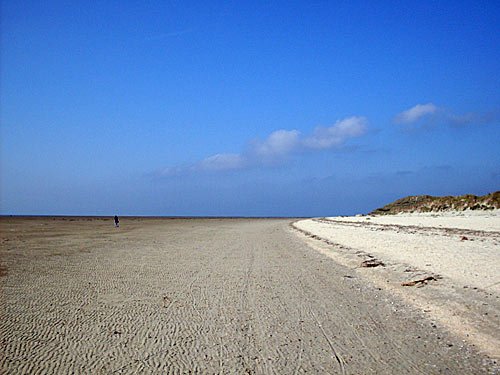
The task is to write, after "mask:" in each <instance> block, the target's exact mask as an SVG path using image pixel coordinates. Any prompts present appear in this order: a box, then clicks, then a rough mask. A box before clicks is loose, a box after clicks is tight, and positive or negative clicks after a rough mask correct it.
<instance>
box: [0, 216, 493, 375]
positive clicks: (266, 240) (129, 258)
mask: <svg viewBox="0 0 500 375" xmlns="http://www.w3.org/2000/svg"><path fill="white" fill-rule="evenodd" d="M2 220H3V221H2V223H1V224H2V248H1V249H2V250H1V256H2V258H1V259H2V266H3V269H5V270H6V274H5V275H4V276H2V277H1V278H0V280H1V291H2V299H1V302H0V306H1V317H2V319H1V323H0V334H1V340H2V349H1V350H2V352H1V358H0V370H1V372H2V373H5V374H70V373H74V374H90V373H92V374H137V373H145V374H186V373H195V374H245V373H247V374H302V373H317V374H440V373H448V374H470V373H475V374H480V373H488V371H491V368H490V369H488V368H487V365H486V364H485V363H486V362H484V361H483V360H484V358H483V357H481V356H480V355H479V354H477V353H476V352H475V351H474V350H473V349H471V348H468V347H465V346H464V345H461V342H459V341H458V340H457V339H455V338H454V337H451V336H448V335H447V334H446V332H441V331H440V330H438V329H435V328H432V327H431V322H429V321H427V320H426V318H425V317H424V316H422V315H421V314H419V313H418V312H417V311H415V310H412V309H411V308H410V307H408V306H406V305H404V304H403V303H402V302H399V301H397V300H395V299H394V297H392V296H390V295H388V294H386V293H385V292H384V291H382V290H379V289H378V288H376V287H375V286H372V285H371V284H369V283H366V282H365V281H363V280H361V279H358V278H357V277H352V275H350V273H351V271H350V270H349V269H348V268H345V267H343V266H341V265H339V264H337V263H335V262H334V261H333V260H331V259H329V258H326V257H324V256H323V255H321V254H319V253H318V252H316V251H314V250H312V249H311V248H309V247H307V246H306V245H305V244H304V243H303V242H302V241H300V240H299V239H298V238H297V237H296V236H295V235H293V234H292V233H291V232H290V230H289V223H290V220H281V219H280V220H277V219H253V220H250V219H204V220H201V219H191V220H187V219H183V220H181V219H177V220H173V219H171V220H167V219H164V220H160V219H127V218H125V219H123V220H122V223H121V224H122V227H121V228H119V229H115V228H113V227H112V223H111V221H104V220H101V219H92V220H88V219H76V220H74V221H68V220H63V219H62V218H57V219H55V220H52V219H50V218H45V219H2Z"/></svg>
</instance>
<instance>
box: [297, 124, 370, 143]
mask: <svg viewBox="0 0 500 375" xmlns="http://www.w3.org/2000/svg"><path fill="white" fill-rule="evenodd" d="M367 123H368V121H367V119H366V118H365V117H358V116H353V117H349V118H346V119H343V120H339V121H337V122H336V123H335V124H333V125H332V126H330V127H321V126H319V127H317V128H316V129H314V133H313V134H312V135H311V136H310V137H307V138H305V139H304V140H303V142H302V143H303V145H304V147H305V148H308V149H318V150H321V149H327V148H332V147H335V146H339V145H341V144H342V143H344V142H345V141H346V140H347V139H348V138H354V137H359V136H361V135H363V134H365V132H366V129H367Z"/></svg>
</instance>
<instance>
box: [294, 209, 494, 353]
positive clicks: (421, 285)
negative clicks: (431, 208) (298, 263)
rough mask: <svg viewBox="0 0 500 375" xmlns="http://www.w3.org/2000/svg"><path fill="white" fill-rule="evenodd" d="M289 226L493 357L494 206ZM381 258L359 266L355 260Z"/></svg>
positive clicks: (334, 257)
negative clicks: (483, 210)
mask: <svg viewBox="0 0 500 375" xmlns="http://www.w3.org/2000/svg"><path fill="white" fill-rule="evenodd" d="M294 226H295V227H296V228H297V229H298V230H299V231H301V232H302V233H303V234H305V235H306V236H307V238H309V242H310V244H311V245H312V246H313V247H315V248H317V249H318V250H319V251H321V252H322V253H323V254H325V255H327V256H329V257H331V258H332V259H334V260H336V261H337V262H340V263H342V264H344V265H346V266H350V267H354V268H356V269H358V268H359V271H360V272H362V273H363V276H365V277H366V278H368V279H370V280H371V281H372V282H375V283H376V284H377V285H381V286H383V288H384V289H386V290H389V291H391V292H392V293H394V294H397V295H399V296H400V297H401V298H403V299H405V300H406V301H408V302H410V303H412V304H413V305H415V306H417V307H418V308H419V309H421V310H422V311H425V312H427V313H428V314H429V316H430V317H432V318H433V319H436V320H438V321H439V322H440V323H441V324H443V325H444V326H446V327H447V328H448V329H449V330H450V331H452V332H454V333H455V334H457V335H458V336H460V337H462V338H463V339H464V340H466V341H469V342H472V343H474V345H476V346H477V347H479V348H480V349H481V350H483V351H484V352H487V353H488V354H489V355H491V356H493V357H496V358H499V357H500V349H499V348H500V330H499V328H498V327H500V320H499V318H498V313H499V311H500V310H499V308H500V304H499V301H498V299H499V296H500V251H499V250H500V213H499V211H498V210H494V211H486V212H474V211H466V212H448V213H439V214H438V213H428V214H421V213H418V214H399V215H387V216H357V217H327V218H316V219H309V220H302V221H299V222H296V223H295V224H294ZM366 261H368V262H372V263H373V264H375V265H376V264H377V263H381V265H380V266H378V267H376V268H375V267H374V268H370V267H363V266H364V265H365V264H363V262H366Z"/></svg>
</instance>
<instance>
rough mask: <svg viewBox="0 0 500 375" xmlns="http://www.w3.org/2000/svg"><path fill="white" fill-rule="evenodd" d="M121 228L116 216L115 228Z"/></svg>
mask: <svg viewBox="0 0 500 375" xmlns="http://www.w3.org/2000/svg"><path fill="white" fill-rule="evenodd" d="M119 226H120V220H118V216H116V215H115V227H117V228H118V227H119Z"/></svg>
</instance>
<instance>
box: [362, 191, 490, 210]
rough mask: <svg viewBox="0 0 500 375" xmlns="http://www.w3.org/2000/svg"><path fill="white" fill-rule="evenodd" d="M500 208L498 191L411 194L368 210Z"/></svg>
mask: <svg viewBox="0 0 500 375" xmlns="http://www.w3.org/2000/svg"><path fill="white" fill-rule="evenodd" d="M493 209H500V191H496V192H494V193H490V194H486V195H483V196H481V197H478V196H476V195H471V194H466V195H460V196H456V197H454V196H446V197H433V196H431V195H413V196H409V197H405V198H401V199H398V200H397V201H394V202H392V203H389V204H387V205H385V206H384V207H381V208H377V209H376V210H374V211H372V212H370V215H392V214H398V213H401V212H441V211H465V210H493Z"/></svg>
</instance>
